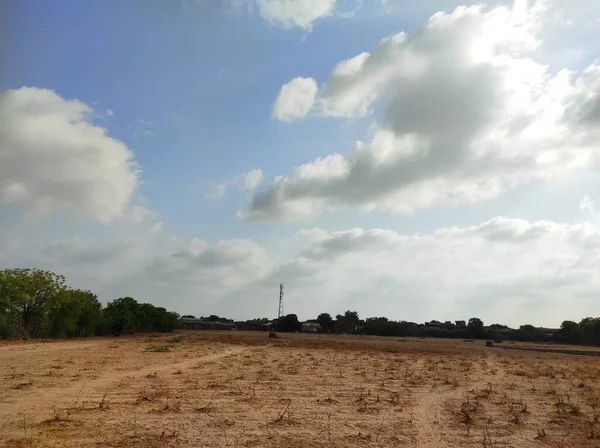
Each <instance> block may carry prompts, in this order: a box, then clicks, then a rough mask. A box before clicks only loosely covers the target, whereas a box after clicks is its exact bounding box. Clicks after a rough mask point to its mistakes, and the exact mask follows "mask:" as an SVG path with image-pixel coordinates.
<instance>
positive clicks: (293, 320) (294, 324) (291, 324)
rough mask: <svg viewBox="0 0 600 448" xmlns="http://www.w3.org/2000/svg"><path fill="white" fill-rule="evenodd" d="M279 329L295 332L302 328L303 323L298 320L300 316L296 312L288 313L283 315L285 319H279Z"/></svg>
mask: <svg viewBox="0 0 600 448" xmlns="http://www.w3.org/2000/svg"><path fill="white" fill-rule="evenodd" d="M275 328H276V330H277V331H282V332H288V333H293V332H295V331H300V330H301V329H302V324H301V323H300V321H299V320H298V316H296V315H295V314H288V315H286V316H284V317H283V319H279V321H277V325H276V327H275Z"/></svg>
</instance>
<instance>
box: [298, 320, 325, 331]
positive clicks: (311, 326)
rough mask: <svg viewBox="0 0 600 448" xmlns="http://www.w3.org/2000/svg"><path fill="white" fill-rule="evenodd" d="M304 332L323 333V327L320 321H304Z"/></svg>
mask: <svg viewBox="0 0 600 448" xmlns="http://www.w3.org/2000/svg"><path fill="white" fill-rule="evenodd" d="M300 331H301V332H302V333H321V332H322V331H323V329H322V328H321V325H320V324H319V323H318V322H302V328H301V329H300Z"/></svg>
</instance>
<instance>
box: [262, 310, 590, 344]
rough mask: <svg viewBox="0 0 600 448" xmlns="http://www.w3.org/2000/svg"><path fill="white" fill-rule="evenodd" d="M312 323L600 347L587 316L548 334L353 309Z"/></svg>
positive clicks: (384, 332)
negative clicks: (416, 320) (413, 319)
mask: <svg viewBox="0 0 600 448" xmlns="http://www.w3.org/2000/svg"><path fill="white" fill-rule="evenodd" d="M263 320H265V321H266V320H267V319H263ZM308 322H316V323H318V324H319V325H320V327H321V329H322V330H323V331H325V332H328V333H333V332H338V333H355V334H368V335H375V336H399V337H403V336H428V337H445V338H461V339H462V338H464V339H467V338H469V339H492V340H513V341H525V342H558V343H563V344H580V345H596V346H600V318H593V317H586V318H584V319H582V320H581V322H579V323H577V322H573V321H568V320H566V321H564V322H563V323H562V324H561V326H560V328H559V329H557V331H555V332H548V331H546V330H544V329H542V328H537V327H534V326H533V325H521V326H520V327H519V328H517V329H512V328H509V327H507V326H506V325H501V324H492V325H489V326H487V327H486V326H485V325H484V323H483V321H482V320H481V319H479V318H477V317H472V318H471V319H469V320H468V321H455V322H450V321H445V322H440V321H435V320H433V321H431V322H430V326H425V325H417V324H414V323H412V322H406V321H394V320H390V319H388V318H387V317H369V318H367V319H365V320H363V319H360V318H359V316H358V313H357V312H356V311H350V310H348V311H346V312H345V313H344V314H338V315H336V317H335V319H334V318H333V317H332V316H331V315H330V314H329V313H321V314H319V315H318V316H317V318H316V319H312V320H309V321H308ZM301 328H302V324H301V323H300V322H299V320H298V317H297V316H296V315H295V314H288V315H287V316H285V317H284V318H283V319H280V320H279V321H277V322H276V324H275V329H276V330H277V331H283V332H294V331H300V329H301Z"/></svg>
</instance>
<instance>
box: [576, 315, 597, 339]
mask: <svg viewBox="0 0 600 448" xmlns="http://www.w3.org/2000/svg"><path fill="white" fill-rule="evenodd" d="M579 328H580V330H581V333H582V335H583V342H584V344H588V345H600V318H598V317H586V318H584V319H582V320H581V322H579Z"/></svg>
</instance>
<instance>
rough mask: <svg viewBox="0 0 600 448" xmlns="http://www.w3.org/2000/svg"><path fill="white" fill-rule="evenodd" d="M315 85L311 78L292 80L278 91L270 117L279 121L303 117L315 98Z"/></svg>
mask: <svg viewBox="0 0 600 448" xmlns="http://www.w3.org/2000/svg"><path fill="white" fill-rule="evenodd" d="M317 90H318V87H317V83H316V81H315V80H314V79H312V78H294V79H292V80H291V81H290V82H288V83H287V84H285V85H283V86H282V87H281V89H280V90H279V94H278V95H277V98H276V99H275V103H274V104H273V111H272V115H273V118H276V119H278V120H281V121H293V120H296V119H298V118H302V117H305V116H306V115H307V114H308V112H309V111H310V109H311V108H312V107H313V104H314V102H315V98H316V96H317Z"/></svg>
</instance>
